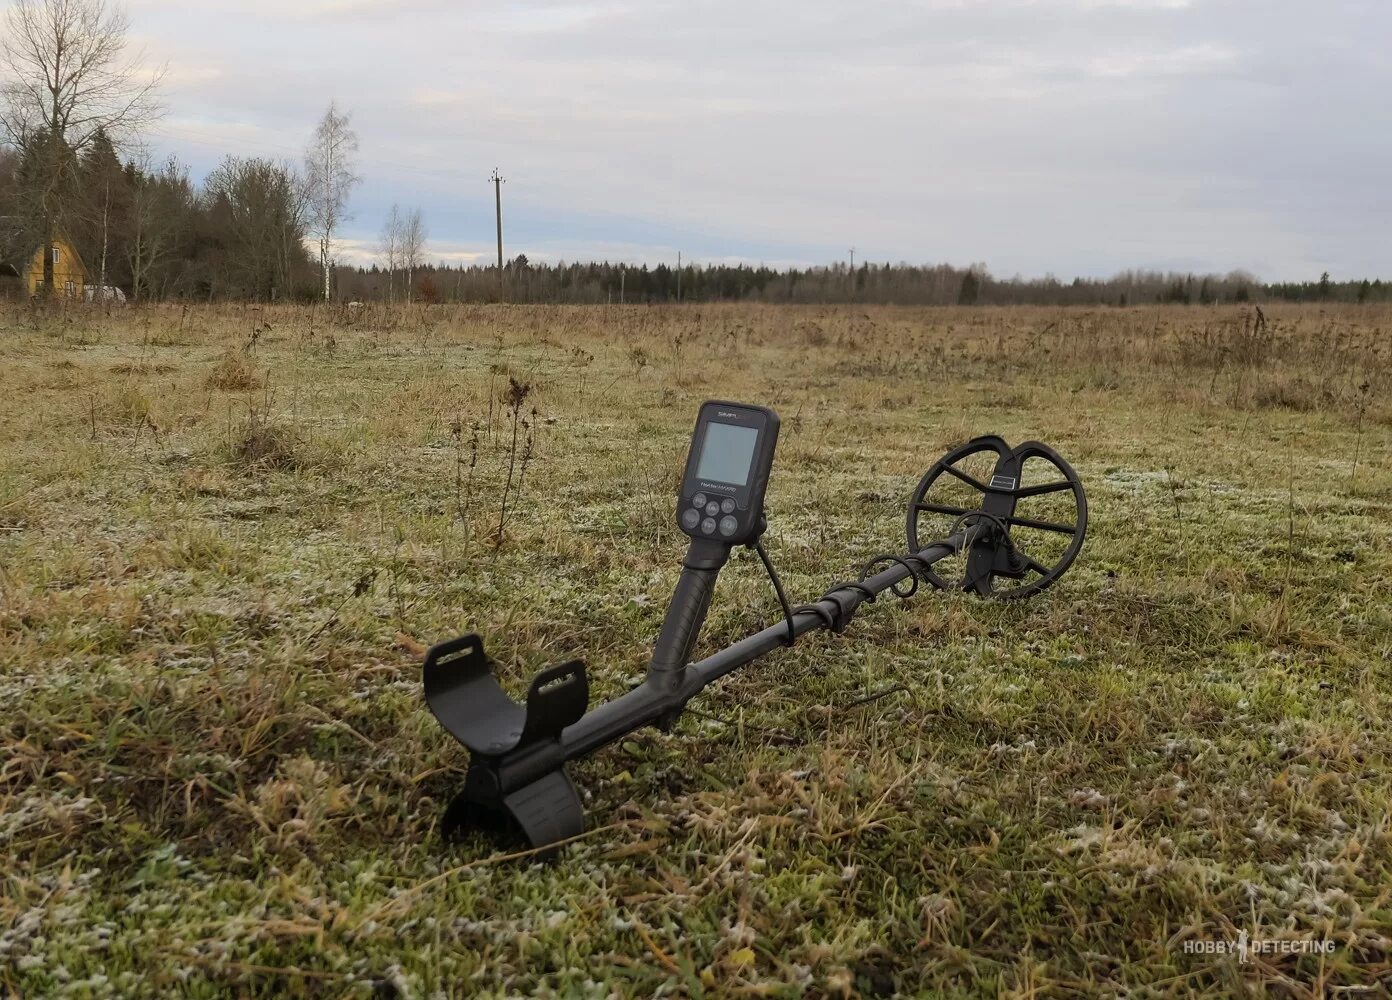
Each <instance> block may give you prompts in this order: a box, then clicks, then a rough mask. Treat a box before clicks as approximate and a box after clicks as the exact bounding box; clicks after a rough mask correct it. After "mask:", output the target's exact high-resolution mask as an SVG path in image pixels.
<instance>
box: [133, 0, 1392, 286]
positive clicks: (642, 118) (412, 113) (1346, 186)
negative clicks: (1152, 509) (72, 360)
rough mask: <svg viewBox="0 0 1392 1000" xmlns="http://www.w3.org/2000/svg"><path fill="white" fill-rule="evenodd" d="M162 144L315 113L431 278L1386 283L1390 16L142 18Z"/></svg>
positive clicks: (1159, 8) (1391, 219) (214, 144)
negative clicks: (914, 266)
mask: <svg viewBox="0 0 1392 1000" xmlns="http://www.w3.org/2000/svg"><path fill="white" fill-rule="evenodd" d="M129 11H130V15H131V20H132V24H133V31H134V34H135V36H136V38H135V42H136V44H137V45H143V46H144V47H145V48H146V49H147V51H148V52H149V53H150V55H151V56H152V57H153V58H154V59H156V60H168V62H169V76H168V79H167V86H166V99H167V104H168V109H169V110H168V115H167V117H166V118H165V120H164V121H163V123H162V124H161V125H160V126H159V127H158V130H157V132H156V134H154V135H152V136H151V137H150V143H151V145H152V147H153V150H154V152H155V153H156V155H161V156H162V155H164V154H166V153H171V152H172V153H175V154H177V155H178V156H179V157H180V158H181V159H183V160H185V161H186V162H188V163H189V164H190V165H191V166H192V168H193V173H194V175H195V177H196V178H200V179H201V177H202V175H203V174H204V173H205V172H206V171H207V170H208V169H209V168H210V167H211V166H213V165H214V163H215V162H216V161H217V160H218V159H219V158H220V157H221V155H222V154H223V153H226V152H233V153H238V154H242V155H252V154H259V155H268V156H273V157H277V158H280V157H291V158H295V159H298V158H299V155H300V152H301V151H302V150H303V148H304V146H305V143H306V141H307V139H308V137H309V134H310V132H311V130H312V129H313V126H314V124H315V122H316V120H317V119H318V117H319V116H320V115H321V114H322V112H323V111H324V108H325V106H326V105H327V104H328V102H329V100H330V99H331V98H332V99H335V100H337V101H338V102H339V104H340V105H341V106H342V107H344V108H346V109H348V110H350V111H351V112H352V115H353V122H354V125H355V127H356V129H357V131H358V134H359V136H360V139H361V158H360V172H361V173H362V175H363V183H362V185H361V187H360V188H359V189H358V190H357V192H356V193H355V195H354V198H353V204H352V209H353V214H354V218H353V220H352V222H350V223H349V225H348V230H347V236H348V237H350V251H351V250H352V248H353V247H356V252H357V253H358V254H359V259H363V257H362V256H361V255H362V254H365V253H366V252H367V248H368V247H370V246H371V244H372V243H373V242H374V240H375V234H376V233H377V232H378V231H379V230H380V228H381V224H382V220H383V217H384V216H385V214H386V212H387V210H388V208H389V207H390V206H391V204H392V203H393V202H399V203H401V204H402V205H403V206H404V207H412V206H417V205H418V206H420V207H421V209H422V210H423V211H424V214H425V217H426V222H427V225H428V227H429V229H430V233H431V248H432V254H431V256H432V257H436V258H440V259H451V260H460V259H465V260H467V259H472V258H474V257H476V256H477V257H483V258H486V257H488V256H490V255H491V254H492V253H493V199H492V194H493V192H492V189H491V187H490V186H489V185H488V184H487V182H486V178H487V177H488V175H489V173H490V171H491V170H492V168H493V167H494V166H495V165H496V166H497V167H499V168H500V169H501V171H502V173H503V175H504V176H505V177H506V178H507V184H506V185H504V188H503V202H504V204H503V213H504V223H505V227H506V233H505V237H506V244H507V245H506V252H507V255H508V256H509V257H511V256H513V255H514V254H516V253H518V252H525V253H526V254H527V255H528V256H529V257H532V258H534V259H555V258H565V259H576V258H579V259H592V258H608V259H611V260H619V259H625V260H631V261H640V260H641V261H647V262H649V263H657V262H659V261H664V260H666V261H673V262H675V259H676V255H677V251H678V250H680V251H683V253H684V254H685V257H686V259H688V260H696V261H704V262H711V261H717V260H747V261H751V262H759V261H763V262H766V263H769V264H778V265H784V264H790V263H797V264H810V263H826V262H830V261H833V260H838V259H839V260H844V259H845V258H846V257H847V251H848V249H849V248H850V247H852V246H854V247H855V248H856V258H857V260H864V259H870V260H873V261H876V262H883V261H911V262H924V263H927V262H939V261H946V262H952V263H957V264H965V263H970V262H978V261H979V262H984V263H986V264H987V265H988V266H989V267H990V269H991V270H992V272H993V273H995V274H998V275H1002V276H1009V275H1012V274H1016V273H1019V274H1024V275H1026V276H1035V275H1042V274H1045V273H1054V274H1056V275H1059V276H1072V275H1074V274H1085V275H1106V274H1111V273H1113V272H1115V271H1118V270H1122V269H1125V268H1130V267H1144V268H1163V269H1171V268H1173V269H1182V270H1194V271H1226V270H1230V269H1234V268H1244V269H1247V270H1250V271H1253V272H1255V273H1257V274H1259V275H1261V276H1263V277H1265V278H1267V279H1288V278H1308V277H1311V276H1318V274H1319V273H1320V272H1321V271H1323V270H1326V269H1327V270H1329V271H1331V272H1333V273H1334V274H1335V276H1336V277H1355V276H1357V277H1362V276H1363V275H1365V274H1369V275H1371V274H1381V275H1384V276H1392V237H1390V236H1389V233H1390V232H1392V181H1390V180H1389V179H1390V178H1392V128H1390V127H1389V126H1390V125H1392V122H1390V121H1389V118H1390V117H1392V68H1389V67H1390V66H1392V58H1390V57H1389V43H1392V2H1389V0H1320V2H1315V0H1301V2H1296V0H916V2H911V0H900V2H895V3H880V2H868V0H859V2H851V0H841V2H834V3H828V2H822V0H797V2H790V3H760V2H757V0H743V2H734V0H715V2H700V0H686V2H666V0H641V2H631V0H612V2H609V0H597V2H572V0H524V2H512V3H508V2H503V0H496V2H489V3H480V2H476V0H468V2H459V0H131V2H130V3H129Z"/></svg>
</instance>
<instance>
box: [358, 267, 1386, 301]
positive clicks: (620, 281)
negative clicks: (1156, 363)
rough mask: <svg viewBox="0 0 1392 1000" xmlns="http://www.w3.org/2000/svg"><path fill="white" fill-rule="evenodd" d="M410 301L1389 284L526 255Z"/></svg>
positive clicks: (1193, 296) (1175, 294) (1153, 297)
mask: <svg viewBox="0 0 1392 1000" xmlns="http://www.w3.org/2000/svg"><path fill="white" fill-rule="evenodd" d="M414 274H415V277H414V281H413V283H412V296H413V297H414V298H415V299H417V300H419V301H423V302H475V303H481V302H496V301H500V300H506V301H509V302H521V303H576V304H597V303H614V304H617V303H621V302H623V303H659V302H676V301H678V300H680V301H684V302H740V301H747V302H768V303H779V302H788V303H803V304H817V303H825V304H833V303H865V304H898V305H1088V306H1098V305H1111V306H1126V305H1141V304H1145V303H1155V302H1161V303H1182V304H1192V305H1213V304H1217V303H1221V302H1248V301H1254V300H1267V299H1271V298H1285V299H1293V300H1299V301H1329V302H1370V301H1372V302H1385V301H1392V283H1388V282H1382V281H1372V282H1369V281H1364V282H1330V281H1329V280H1328V276H1327V275H1326V276H1325V279H1324V281H1323V282H1322V283H1321V282H1310V283H1308V284H1302V285H1266V284H1263V283H1262V282H1261V281H1260V280H1259V279H1258V278H1256V277H1254V276H1253V275H1250V274H1247V273H1245V272H1241V271H1235V272H1232V273H1230V274H1226V275H1193V274H1174V273H1163V272H1158V271H1125V272H1122V273H1121V274H1117V275H1114V276H1113V277H1110V278H1074V279H1073V280H1071V281H1066V282H1065V281H1060V280H1058V279H1056V278H1054V277H1052V276H1049V277H1044V278H1030V279H1026V278H1020V277H1014V278H997V277H995V276H993V275H992V274H991V273H990V272H989V270H987V268H986V266H985V265H984V264H974V265H971V266H969V267H954V266H951V265H948V264H937V265H932V266H919V265H913V264H904V263H899V264H892V263H884V264H871V263H863V264H861V265H859V266H858V267H856V268H854V269H851V268H849V267H847V265H845V264H833V265H830V266H826V267H809V268H787V269H776V268H770V267H765V266H762V265H759V266H751V265H747V264H713V265H701V264H688V265H686V266H684V267H682V268H681V269H680V271H678V269H677V268H675V267H670V266H668V265H666V264H658V265H656V266H655V267H649V266H647V265H636V266H635V265H632V264H624V263H611V262H604V263H566V262H564V261H562V262H559V263H555V264H547V263H533V262H531V261H529V260H528V259H527V257H526V256H525V255H519V256H518V257H516V258H514V259H513V260H511V261H509V262H507V264H506V265H505V266H504V268H503V274H502V277H501V280H500V278H499V275H498V269H497V267H496V266H491V265H489V266H480V265H460V266H451V265H446V264H423V265H421V266H419V267H418V268H416V269H415V272H414ZM400 280H401V279H400V275H399V274H397V273H395V272H394V271H392V270H389V269H384V268H381V267H378V266H376V265H373V266H370V267H356V268H340V269H339V271H338V276H337V286H338V288H339V289H340V292H341V296H342V297H343V298H345V299H346V300H358V301H364V302H367V301H387V300H390V299H392V298H393V297H399V296H400V291H399V284H400Z"/></svg>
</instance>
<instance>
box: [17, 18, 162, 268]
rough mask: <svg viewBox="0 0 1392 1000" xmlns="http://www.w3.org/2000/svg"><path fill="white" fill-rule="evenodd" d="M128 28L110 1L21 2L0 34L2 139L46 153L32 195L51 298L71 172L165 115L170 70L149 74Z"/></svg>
mask: <svg viewBox="0 0 1392 1000" xmlns="http://www.w3.org/2000/svg"><path fill="white" fill-rule="evenodd" d="M129 29H130V21H129V19H128V18H127V16H126V12H125V10H124V8H122V7H121V6H119V5H114V4H113V5H108V4H107V3H106V0H15V2H14V3H13V4H12V5H11V6H10V7H9V9H8V10H6V11H5V15H4V20H3V30H0V62H3V64H4V66H5V67H6V68H7V69H8V70H9V73H10V77H11V78H10V80H9V81H8V82H6V83H5V85H4V86H3V88H0V134H3V135H4V137H5V138H7V139H9V140H10V141H11V142H13V143H14V144H15V145H16V146H18V147H20V148H21V149H29V150H31V151H32V150H39V151H43V152H44V154H45V155H44V160H45V162H44V164H43V165H42V167H41V170H40V173H41V177H42V179H41V180H40V182H39V183H38V184H37V185H36V190H35V191H34V192H33V201H34V205H33V208H34V209H35V214H36V215H37V216H38V221H39V229H40V232H41V237H42V241H43V242H42V246H43V247H44V248H45V253H44V286H45V288H46V289H47V290H48V291H50V292H51V291H52V289H53V260H52V256H53V255H52V254H51V253H48V252H47V248H48V246H49V245H50V244H52V242H53V238H54V230H55V228H56V226H57V224H58V221H59V220H58V215H59V212H60V210H61V206H62V201H63V198H62V196H63V193H64V191H65V190H66V189H67V188H68V187H69V186H70V185H71V183H72V180H73V179H72V178H71V177H69V176H67V174H68V172H69V171H70V170H71V169H72V168H73V166H74V165H75V163H76V157H75V155H74V154H76V153H79V152H81V151H82V150H83V149H85V148H86V147H87V145H88V144H89V143H91V142H92V141H93V140H94V139H95V138H96V137H97V136H98V135H99V134H105V135H106V136H108V137H109V138H110V139H111V140H112V141H113V142H117V143H119V142H120V141H121V140H122V139H124V138H126V137H129V136H130V135H132V134H133V133H137V132H139V130H140V129H141V128H142V127H144V126H146V125H149V124H150V123H151V122H153V121H155V120H156V119H158V118H159V116H160V115H161V113H162V108H161V106H160V103H159V99H158V88H159V84H160V81H161V79H162V78H163V76H164V69H163V68H162V67H161V68H158V69H155V70H152V71H151V70H146V69H145V68H144V67H143V63H144V55H143V53H140V52H136V53H133V54H128V53H127V51H126V35H127V32H128V31H129Z"/></svg>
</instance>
